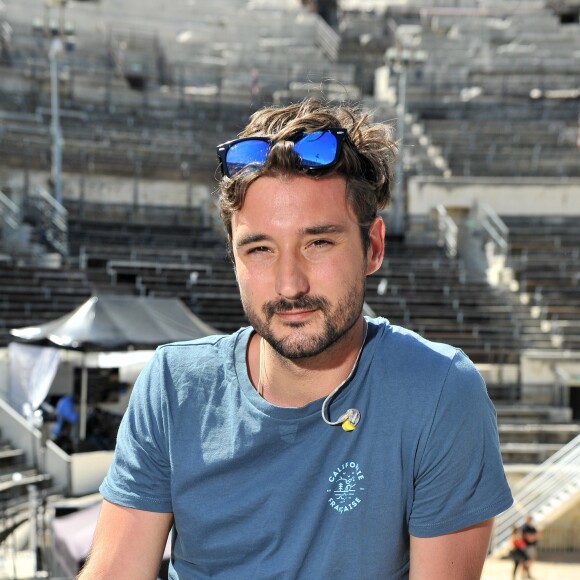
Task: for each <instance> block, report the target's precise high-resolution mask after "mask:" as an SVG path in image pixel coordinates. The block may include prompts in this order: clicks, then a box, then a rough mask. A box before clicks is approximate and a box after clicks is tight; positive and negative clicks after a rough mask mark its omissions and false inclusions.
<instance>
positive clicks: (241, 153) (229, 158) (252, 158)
mask: <svg viewBox="0 0 580 580" xmlns="http://www.w3.org/2000/svg"><path fill="white" fill-rule="evenodd" d="M269 149H270V145H269V143H267V142H266V141H259V140H253V139H249V140H248V141H241V142H240V143H236V144H235V145H232V146H231V147H230V148H229V149H228V152H227V153H226V165H227V170H228V173H229V175H230V176H232V175H235V174H236V173H237V172H238V171H241V170H242V169H244V167H247V166H248V165H250V166H251V165H257V166H258V167H261V166H262V165H264V163H266V158H267V157H268V151H269Z"/></svg>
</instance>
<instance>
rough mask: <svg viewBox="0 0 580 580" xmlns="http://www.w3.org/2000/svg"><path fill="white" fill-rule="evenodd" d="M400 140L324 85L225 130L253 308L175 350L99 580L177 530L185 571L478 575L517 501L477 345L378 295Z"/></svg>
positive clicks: (160, 373) (107, 513) (119, 460)
mask: <svg viewBox="0 0 580 580" xmlns="http://www.w3.org/2000/svg"><path fill="white" fill-rule="evenodd" d="M394 150H395V147H394V144H393V142H392V141H391V140H390V136H389V132H388V130H387V129H386V127H385V126H383V125H379V124H372V123H370V121H369V119H368V118H367V117H366V116H365V115H364V114H362V113H361V112H360V111H358V110H356V109H353V108H350V107H347V106H340V107H332V106H329V105H326V104H324V103H322V102H319V101H318V100H315V99H307V100H306V101H304V102H302V103H299V104H294V105H289V106H287V107H281V108H267V109H263V110H261V111H258V112H257V113H255V114H254V115H253V117H252V118H251V120H250V123H249V125H248V126H247V127H246V129H245V130H244V132H243V133H242V138H241V139H237V140H235V141H232V142H229V143H226V144H224V145H221V146H219V147H218V155H219V157H220V161H221V168H222V172H223V178H222V180H221V182H220V188H221V192H220V204H221V212H222V218H223V220H224V224H225V227H226V230H227V232H228V240H229V244H230V249H231V254H232V259H233V263H234V268H235V272H236V276H237V280H238V284H239V288H240V294H241V298H242V302H243V305H244V309H245V312H246V315H247V317H248V320H249V321H250V323H251V326H250V327H248V328H244V329H241V330H240V331H238V332H236V333H235V334H233V335H232V336H227V337H223V336H220V337H208V338H205V339H202V340H197V341H193V342H186V343H178V344H173V345H166V346H163V347H160V348H159V349H158V351H157V354H156V356H155V357H154V358H153V360H152V361H151V362H150V364H149V365H148V367H147V368H146V369H145V370H144V372H143V373H142V375H141V377H140V378H139V380H138V381H137V384H136V385H135V389H134V392H133V395H132V398H131V402H130V405H129V409H128V410H127V413H126V414H125V417H124V419H123V423H122V426H121V429H120V432H119V436H118V443H117V450H116V454H115V459H114V461H113V464H112V466H111V469H110V471H109V474H108V475H107V477H106V479H105V481H104V483H103V486H102V487H101V492H102V494H103V496H104V498H105V501H104V504H103V508H102V512H101V516H100V520H99V524H98V527H97V530H96V533H95V540H94V546H93V549H92V555H91V557H90V559H89V563H88V566H87V568H86V569H85V572H84V573H83V574H81V576H82V578H120V579H139V580H142V579H145V578H154V577H155V573H156V571H157V567H158V565H159V560H160V557H161V553H162V551H163V547H164V544H165V540H166V538H167V534H168V532H169V530H170V528H172V530H173V533H172V541H173V548H172V562H171V567H170V578H180V579H184V578H209V577H215V578H237V579H239V578H244V579H245V578H305V579H312V578H331V577H337V576H338V575H346V576H351V575H356V576H359V577H361V578H389V579H398V578H409V577H410V578H413V579H423V578H426V579H429V580H438V579H441V580H450V579H454V578H455V579H462V580H466V579H467V580H469V579H475V578H479V576H480V573H481V569H482V566H483V562H484V559H485V555H486V550H487V546H488V541H489V537H490V531H491V526H492V518H493V517H494V516H495V515H497V514H498V513H500V512H502V511H504V510H505V509H507V508H508V507H509V506H510V505H511V502H512V499H511V494H510V491H509V488H508V486H507V484H506V480H505V476H504V472H503V467H502V464H501V458H500V454H499V450H498V438H497V428H496V422H495V412H494V409H493V406H492V404H491V402H490V400H489V398H488V396H487V392H486V389H485V385H484V383H483V381H482V379H481V377H480V376H479V374H478V373H477V371H476V370H475V368H474V367H473V365H472V364H471V362H470V361H469V360H468V359H467V358H466V357H465V355H464V354H463V353H462V352H461V351H460V350H458V349H455V348H452V347H450V346H447V345H443V344H434V343H430V342H428V341H426V340H424V339H422V338H421V337H419V336H417V335H416V334H414V333H412V332H410V331H407V330H405V329H402V328H400V327H396V326H392V325H390V324H389V322H388V321H387V320H384V319H376V320H367V319H365V318H363V316H362V314H361V311H362V306H363V301H364V291H365V278H366V276H368V275H370V274H372V273H373V272H376V271H377V270H378V268H379V267H380V265H381V262H382V259H383V253H384V238H385V226H384V224H383V221H382V219H381V218H379V217H377V211H378V210H379V209H381V208H382V207H384V206H385V205H386V203H387V202H388V198H389V186H390V175H391V173H390V169H391V166H392V162H393V154H394ZM341 426H342V428H341Z"/></svg>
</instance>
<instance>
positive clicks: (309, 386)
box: [248, 316, 366, 407]
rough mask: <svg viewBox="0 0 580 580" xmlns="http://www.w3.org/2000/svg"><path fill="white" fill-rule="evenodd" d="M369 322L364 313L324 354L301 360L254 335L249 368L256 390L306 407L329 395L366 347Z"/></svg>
mask: <svg viewBox="0 0 580 580" xmlns="http://www.w3.org/2000/svg"><path fill="white" fill-rule="evenodd" d="M365 325H366V323H365V321H364V319H363V318H362V316H361V318H360V319H359V320H358V321H357V322H356V323H355V325H354V326H353V327H352V328H351V329H350V330H349V331H348V332H347V333H346V334H345V335H344V336H343V337H342V338H341V339H340V340H339V341H337V342H336V343H335V344H333V345H332V346H330V347H329V348H328V349H326V350H325V351H324V352H322V353H321V354H320V355H317V356H315V357H308V358H305V359H298V360H290V359H287V358H284V357H282V356H281V355H279V354H278V353H277V352H276V351H274V349H272V348H271V347H270V345H269V344H268V343H266V341H264V340H263V339H262V338H261V337H260V336H259V335H257V334H256V335H254V336H253V337H252V340H251V343H250V347H249V349H248V368H249V371H250V373H249V374H250V378H251V380H252V382H253V384H254V386H255V388H256V390H258V392H259V393H260V395H261V396H262V397H263V398H264V399H265V400H267V401H268V402H270V403H272V404H273V405H277V406H279V407H303V406H304V405H307V404H308V403H311V402H312V401H316V400H317V399H321V398H323V397H326V396H327V395H328V394H330V393H331V392H332V391H333V390H334V389H335V388H336V387H337V386H338V385H339V384H340V383H341V382H342V381H344V380H345V379H346V378H347V377H348V376H349V374H350V373H351V371H352V370H353V367H354V365H355V362H356V360H357V356H358V354H359V352H360V350H361V348H362V343H363V338H364V335H365ZM260 391H261V392H260Z"/></svg>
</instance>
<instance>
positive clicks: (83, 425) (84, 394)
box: [79, 354, 89, 441]
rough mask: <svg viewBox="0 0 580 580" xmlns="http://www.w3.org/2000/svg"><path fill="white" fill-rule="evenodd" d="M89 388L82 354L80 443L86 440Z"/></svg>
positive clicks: (85, 362) (85, 364)
mask: <svg viewBox="0 0 580 580" xmlns="http://www.w3.org/2000/svg"><path fill="white" fill-rule="evenodd" d="M88 387H89V369H88V368H87V359H86V355H85V354H83V368H82V372H81V413H80V424H79V431H80V432H79V437H80V440H81V441H84V440H85V439H86V438H87V399H88V390H89V389H88Z"/></svg>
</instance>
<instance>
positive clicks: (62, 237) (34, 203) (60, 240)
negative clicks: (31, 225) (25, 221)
mask: <svg viewBox="0 0 580 580" xmlns="http://www.w3.org/2000/svg"><path fill="white" fill-rule="evenodd" d="M25 207H26V209H25V211H26V213H27V214H28V217H29V218H32V220H33V221H34V222H35V223H36V225H37V227H39V228H40V232H41V235H42V237H43V241H45V242H46V243H47V244H48V245H49V246H51V247H52V248H53V249H54V250H55V251H57V252H58V253H59V254H60V255H61V256H65V257H66V256H67V255H68V225H67V223H68V220H67V210H66V209H65V207H64V206H63V205H62V204H60V203H59V202H57V201H56V200H55V199H54V197H53V196H52V195H50V193H48V191H46V190H45V189H44V188H42V187H37V188H36V189H35V190H34V191H33V192H32V194H31V195H29V196H27V198H26V204H25Z"/></svg>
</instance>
